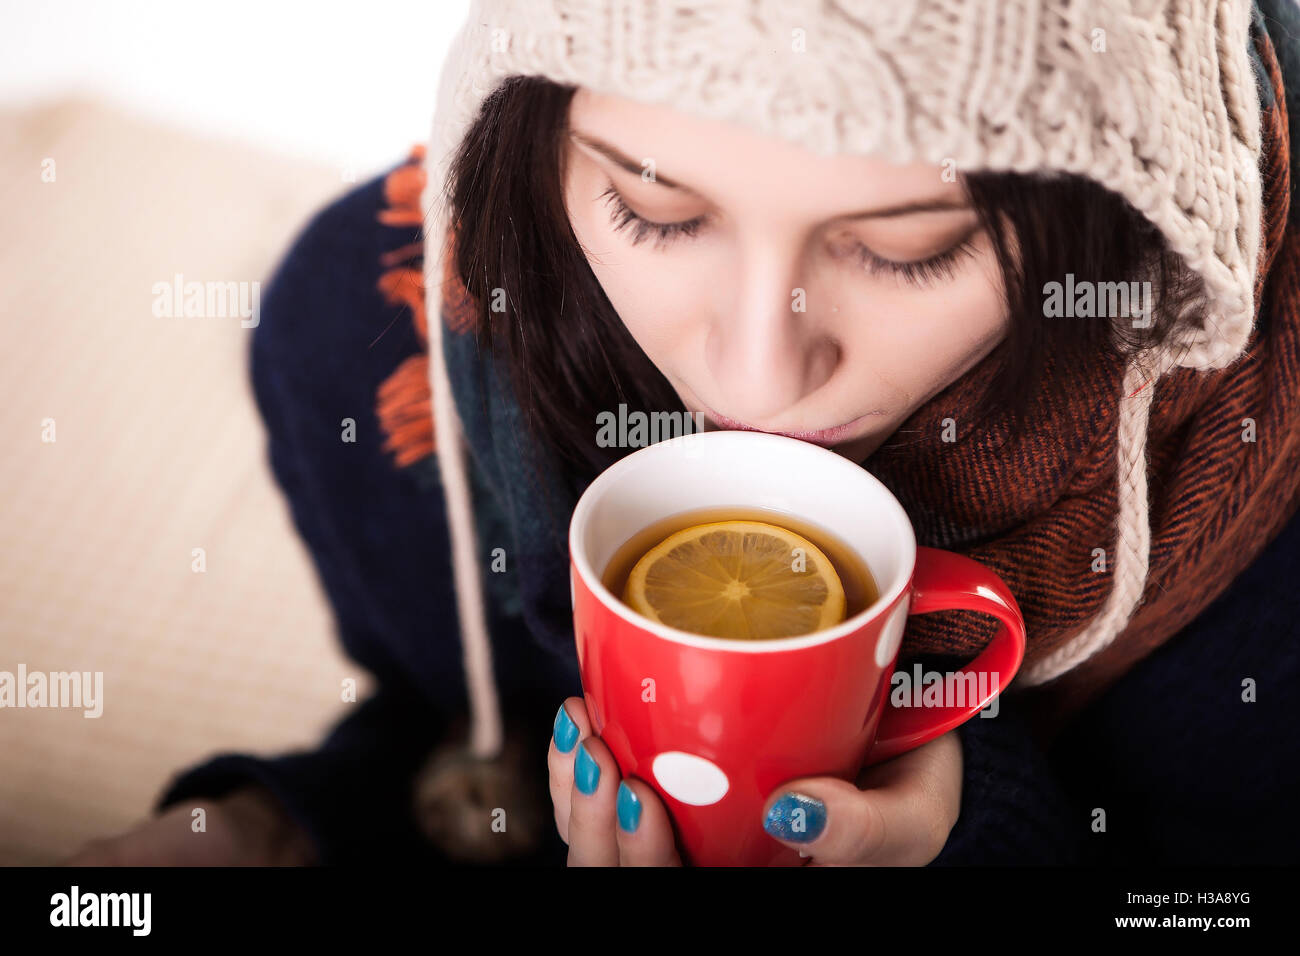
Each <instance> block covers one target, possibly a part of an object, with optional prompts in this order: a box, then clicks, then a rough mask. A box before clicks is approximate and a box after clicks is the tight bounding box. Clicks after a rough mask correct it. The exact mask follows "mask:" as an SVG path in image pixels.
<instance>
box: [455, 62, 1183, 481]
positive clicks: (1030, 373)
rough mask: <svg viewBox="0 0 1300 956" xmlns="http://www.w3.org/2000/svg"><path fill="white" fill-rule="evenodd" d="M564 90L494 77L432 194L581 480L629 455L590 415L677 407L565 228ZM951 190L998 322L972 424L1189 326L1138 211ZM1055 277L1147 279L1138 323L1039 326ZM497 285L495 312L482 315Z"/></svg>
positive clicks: (1176, 278) (510, 353) (983, 183)
mask: <svg viewBox="0 0 1300 956" xmlns="http://www.w3.org/2000/svg"><path fill="white" fill-rule="evenodd" d="M575 92H576V88H575V87H572V86H564V85H560V84H556V83H553V82H551V81H549V80H546V79H543V78H540V77H512V78H510V79H508V80H507V81H506V82H504V83H503V84H502V85H501V86H500V87H498V88H497V89H496V90H495V91H494V92H493V93H492V94H491V95H490V96H489V97H488V98H487V100H486V101H485V102H484V104H483V107H482V111H481V112H480V114H479V116H478V118H477V120H476V121H475V122H474V123H473V124H472V126H471V128H470V129H469V131H468V133H467V134H466V136H465V138H464V140H463V141H462V143H461V145H460V147H459V150H458V151H457V153H456V155H455V157H454V160H453V163H452V166H451V170H450V175H449V179H448V183H447V187H446V188H447V199H448V202H449V203H450V210H451V222H452V223H453V227H454V229H455V232H456V239H457V247H456V260H455V267H456V269H457V270H458V272H459V276H460V279H461V281H462V282H464V283H465V286H466V289H467V290H468V291H469V293H470V294H471V295H472V296H473V297H474V299H475V300H476V302H477V304H478V308H479V315H478V322H477V334H478V335H479V336H480V343H481V344H485V345H487V346H488V347H490V348H492V349H493V350H495V352H496V354H498V355H501V356H504V357H505V359H506V361H507V362H508V363H509V369H510V377H511V379H512V381H513V383H514V388H515V392H516V395H517V397H518V400H519V403H520V407H521V408H522V410H523V412H524V415H525V418H526V421H527V422H528V424H529V428H530V429H531V431H532V433H533V435H534V436H535V437H536V438H538V439H540V440H542V441H544V442H546V443H547V444H548V445H549V446H550V447H551V448H552V449H553V450H554V451H555V452H557V453H558V455H559V456H560V458H561V460H563V462H564V463H565V465H566V467H568V468H570V469H572V471H573V472H574V473H576V474H578V475H584V474H585V476H586V477H587V478H590V477H592V476H594V475H595V474H596V473H597V472H598V471H599V470H601V469H602V468H603V467H605V466H607V465H608V464H610V463H612V461H614V460H615V459H617V458H619V457H622V456H623V455H624V454H626V453H627V451H628V449H611V448H601V447H599V446H598V445H597V443H596V440H595V438H596V421H597V419H596V416H597V414H598V413H600V412H606V411H614V410H616V409H617V407H618V405H619V403H620V402H622V403H626V404H627V406H628V408H629V410H633V409H640V410H642V411H645V412H651V411H673V410H678V411H680V410H682V405H681V401H680V399H679V398H678V397H677V395H676V393H675V391H674V390H673V389H672V387H671V386H670V385H669V383H668V382H667V380H666V379H665V378H664V377H663V376H662V375H661V374H660V372H659V371H658V370H657V369H656V368H655V366H654V365H653V364H652V363H651V361H650V359H649V358H648V357H647V356H646V354H645V353H644V352H643V351H642V350H641V348H640V346H638V345H637V344H636V342H635V340H634V339H633V338H632V336H631V334H630V333H629V332H628V331H627V329H626V327H625V326H624V324H623V322H622V321H621V320H620V319H619V317H618V314H617V313H616V312H615V311H614V309H613V307H612V306H611V304H610V302H609V300H608V299H607V298H606V296H605V294H604V291H603V289H602V288H601V286H600V283H599V282H598V281H597V279H596V277H595V275H594V274H593V273H592V271H591V268H590V267H589V265H588V263H587V259H586V257H585V255H584V254H583V252H582V249H581V248H580V247H579V244H578V241H577V238H576V236H574V234H573V230H572V228H571V227H570V224H569V218H568V214H567V211H566V208H565V203H564V193H563V182H564V178H563V177H564V168H563V167H564V158H565V156H566V149H565V145H566V144H565V140H566V137H567V133H568V112H569V104H570V101H571V99H572V97H573V94H574V93H575ZM961 181H962V183H963V185H964V186H965V188H966V191H967V193H968V195H969V196H970V199H971V202H972V204H973V205H974V207H975V209H976V211H977V214H978V215H979V217H980V220H981V222H982V225H983V226H984V228H985V229H987V230H988V231H989V234H990V237H991V239H992V242H993V246H994V249H995V251H996V255H997V260H998V265H999V268H1000V269H1001V272H1002V276H1003V280H1004V288H1005V290H1006V300H1007V301H1006V306H1007V308H1008V310H1009V314H1010V319H1011V321H1010V327H1009V331H1008V333H1007V335H1006V337H1005V338H1004V339H1003V341H1002V342H1001V343H1000V344H999V345H998V347H997V348H996V349H995V351H994V356H996V358H995V359H994V360H995V361H996V362H997V368H998V372H997V375H996V377H995V378H994V380H993V383H992V385H991V387H990V389H989V391H988V392H987V393H986V394H985V395H984V397H983V399H982V401H981V403H980V406H979V407H978V408H977V409H975V410H973V417H974V419H975V420H977V421H981V422H982V421H984V420H985V419H986V418H988V417H989V416H994V415H996V416H1005V418H1004V419H1003V420H1004V422H1006V423H1007V424H1008V425H1009V426H1010V427H1011V428H1013V429H1018V428H1021V427H1023V417H1024V413H1025V411H1026V409H1027V406H1028V403H1029V400H1030V398H1031V396H1032V395H1034V393H1035V392H1036V391H1037V390H1038V389H1040V388H1042V389H1046V390H1047V391H1048V392H1049V393H1053V392H1057V391H1058V390H1060V389H1062V388H1064V387H1065V385H1064V383H1063V382H1061V381H1060V380H1058V379H1056V378H1054V377H1052V376H1045V375H1044V367H1045V363H1046V361H1047V357H1048V356H1049V355H1050V356H1053V357H1054V359H1055V360H1056V361H1057V362H1058V363H1060V365H1059V367H1062V368H1077V367H1079V366H1080V365H1082V364H1083V359H1085V358H1091V357H1095V356H1096V355H1097V354H1098V353H1106V354H1110V355H1112V356H1116V357H1120V356H1126V355H1128V354H1131V353H1132V352H1133V351H1134V350H1137V349H1141V348H1144V347H1149V346H1152V345H1155V344H1157V343H1159V342H1161V341H1163V340H1164V339H1165V338H1166V336H1167V335H1168V333H1169V331H1170V330H1171V329H1172V328H1174V327H1175V325H1176V324H1177V323H1178V322H1179V321H1189V319H1188V318H1187V316H1189V315H1190V316H1193V318H1192V319H1191V321H1196V319H1195V316H1196V315H1197V314H1198V313H1200V314H1203V312H1202V310H1201V309H1200V308H1199V307H1200V305H1201V303H1202V302H1203V296H1204V292H1203V287H1202V285H1201V283H1200V280H1199V278H1198V277H1196V276H1195V275H1194V274H1192V273H1191V272H1190V270H1188V269H1186V267H1185V266H1184V265H1183V263H1182V260H1181V259H1180V258H1179V257H1178V256H1177V255H1176V254H1174V253H1173V252H1171V251H1170V250H1169V249H1168V248H1167V245H1166V243H1165V241H1164V238H1163V235H1162V234H1161V233H1160V232H1159V230H1158V229H1156V228H1155V227H1154V226H1153V225H1152V224H1151V223H1150V222H1149V221H1148V220H1147V219H1146V218H1145V217H1143V216H1142V215H1141V213H1139V212H1138V211H1137V210H1135V209H1134V208H1133V207H1132V206H1130V205H1129V204H1128V203H1127V202H1126V201H1125V200H1124V199H1123V198H1122V197H1120V196H1119V195H1117V194H1115V193H1112V192H1110V191H1109V190H1106V189H1105V188H1103V187H1102V186H1100V185H1098V184H1097V183H1095V182H1093V181H1092V180H1089V179H1084V178H1081V177H1074V176H1064V175H1023V174H1014V173H972V174H967V175H964V176H963V177H961ZM1067 272H1068V273H1073V274H1074V276H1075V281H1076V282H1081V281H1084V280H1090V281H1093V282H1103V281H1104V282H1130V281H1142V280H1145V281H1149V282H1151V287H1152V290H1153V291H1152V312H1153V316H1152V321H1151V322H1150V326H1149V327H1148V328H1144V329H1143V328H1134V327H1133V326H1132V323H1131V320H1129V319H1128V318H1127V317H1117V318H1112V319H1105V320H1100V321H1069V320H1064V321H1058V320H1053V319H1048V318H1045V317H1044V307H1043V290H1044V289H1045V286H1046V283H1049V282H1061V281H1063V280H1064V277H1065V275H1066V273H1067ZM498 289H499V290H503V294H504V302H505V306H506V308H505V311H504V312H493V311H491V309H490V308H489V302H490V300H491V298H492V294H493V290H498ZM497 294H498V296H500V295H501V294H502V293H497ZM1056 397H1061V398H1064V396H1063V395H1058V396H1056Z"/></svg>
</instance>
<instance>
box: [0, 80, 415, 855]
mask: <svg viewBox="0 0 1300 956" xmlns="http://www.w3.org/2000/svg"><path fill="white" fill-rule="evenodd" d="M408 145H409V144H398V145H397V146H395V148H394V162H396V161H398V160H400V159H401V158H402V157H403V156H404V155H405V152H406V147H407V146H408ZM46 160H53V172H54V177H53V181H46V180H47V179H48V178H49V175H48V172H47V170H49V169H50V164H49V163H47V162H46ZM348 188H350V184H349V183H348V182H345V181H344V180H343V177H342V175H341V172H340V171H339V170H336V169H331V168H329V167H327V166H324V165H319V166H314V165H312V164H310V163H305V162H302V161H297V160H290V159H285V158H281V157H277V156H275V155H272V154H269V153H264V152H262V151H259V150H258V149H256V148H254V147H250V146H247V145H238V144H234V143H230V142H222V141H218V140H208V139H203V138H199V137H197V136H195V135H192V134H189V133H182V132H178V131H176V130H172V129H168V128H165V127H163V126H160V125H157V124H155V123H152V122H148V121H144V120H141V119H139V118H136V117H133V116H131V115H128V114H126V113H124V112H121V111H119V110H118V109H116V108H112V107H108V106H104V105H101V104H97V103H95V102H89V101H81V100H71V101H64V102H58V103H55V104H52V105H48V106H44V107H41V108H37V109H32V110H27V111H23V112H17V113H15V112H12V111H10V112H7V113H3V115H0V197H2V201H3V208H4V210H5V216H4V227H3V229H2V230H0V322H3V329H4V338H3V346H4V347H3V348H0V383H3V389H4V392H3V394H4V400H3V402H0V434H2V435H3V436H4V439H5V446H4V449H3V452H0V489H2V490H3V493H2V494H0V529H3V530H2V531H0V671H9V672H12V673H16V672H17V670H18V667H19V665H20V664H21V665H24V666H25V667H26V669H27V670H28V671H29V672H32V671H45V672H49V671H82V672H97V671H99V672H102V673H103V702H102V707H103V712H102V715H101V716H99V717H98V718H87V717H85V716H84V715H83V710H80V709H74V708H65V709H56V708H4V709H0V767H3V770H0V863H6V864H40V863H49V862H54V861H57V860H59V859H61V858H62V857H64V856H65V855H67V854H68V853H70V852H71V851H72V850H74V849H75V848H76V847H78V846H79V845H80V844H81V843H82V842H83V841H85V840H86V839H88V838H90V837H92V836H102V835H108V834H111V833H115V832H118V831H120V830H123V829H125V828H127V827H128V826H130V825H131V824H133V823H134V822H135V821H136V820H137V819H138V818H140V817H141V816H143V815H144V814H146V813H147V812H148V810H149V807H150V804H151V802H152V800H153V799H154V798H155V797H156V795H157V794H158V793H159V791H160V790H161V788H162V787H163V786H164V785H165V784H166V782H167V780H168V778H169V777H170V776H171V775H172V774H173V773H174V772H175V771H176V770H177V769H178V768H181V767H183V766H186V765H189V764H192V763H194V762H196V761H198V760H201V759H203V758H204V757H205V756H207V755H209V754H211V753H214V752H216V751H218V750H225V749H235V750H251V751H256V752H276V751H280V750H283V749H286V748H291V747H297V746H310V745H312V744H313V743H314V742H316V741H317V740H318V739H319V738H320V736H321V735H322V733H323V732H324V731H325V730H326V729H327V728H328V727H329V726H330V725H331V724H332V723H333V722H334V721H335V720H336V719H338V717H339V716H340V711H341V709H342V708H344V707H348V706H351V705H349V704H346V703H343V702H342V701H341V699H340V696H341V695H340V687H341V682H342V681H343V680H344V679H345V678H349V677H355V678H358V679H360V687H359V690H360V696H361V697H362V698H364V696H365V695H366V693H367V692H368V690H369V688H368V686H367V682H366V681H365V680H364V678H363V675H361V674H359V673H358V672H357V670H356V668H354V667H352V666H351V665H350V664H349V663H348V662H347V661H346V660H345V659H344V658H343V657H342V656H341V654H340V653H339V651H338V649H337V647H336V643H335V638H334V635H333V631H332V627H333V624H332V619H331V616H330V613H329V610H328V608H327V606H326V605H325V603H324V600H323V597H322V594H321V592H320V589H319V585H318V583H317V580H316V577H315V572H314V569H313V567H312V566H311V564H310V561H309V558H308V556H307V554H306V552H305V550H304V548H303V546H302V544H301V543H300V541H299V539H298V538H297V536H296V534H295V532H294V530H293V527H292V524H291V522H290V519H289V515H288V511H287V508H286V505H285V503H284V500H283V498H282V497H281V495H280V493H279V490H278V489H277V487H276V486H275V485H274V483H273V480H272V477H271V474H270V471H269V469H268V466H267V461H266V455H265V437H264V434H263V432H262V428H261V424H260V420H259V418H258V415H257V411H256V408H255V406H254V405H253V401H252V394H251V391H250V388H249V384H248V376H247V366H246V350H247V347H248V342H249V337H250V335H251V334H252V333H251V331H250V330H249V329H246V328H243V327H241V323H240V322H239V321H238V320H237V319H219V318H159V317H158V316H156V315H155V314H154V310H153V309H152V308H151V303H152V302H153V300H154V294H153V291H152V289H153V286H154V284H155V283H158V282H170V281H172V280H173V277H174V276H175V274H177V273H180V274H182V275H184V276H186V277H187V278H191V279H198V280H201V281H224V280H247V281H252V280H261V281H263V282H264V281H265V279H266V278H267V275H268V272H269V270H270V269H271V268H272V267H273V266H274V264H275V262H276V260H277V258H278V256H279V255H280V253H281V252H282V251H283V250H284V248H285V247H286V245H287V244H288V242H289V241H290V240H291V239H292V237H293V235H294V234H295V232H296V231H297V230H298V228H300V227H301V225H302V224H303V223H304V222H305V220H306V218H307V217H308V216H309V215H310V214H311V213H312V212H313V211H314V210H315V209H317V208H319V207H320V206H321V205H323V204H324V203H326V202H328V201H329V200H330V199H331V198H333V197H335V196H337V195H338V194H340V193H341V192H342V191H344V190H346V189H348ZM49 419H52V420H53V424H54V439H55V440H54V441H52V442H51V441H47V440H43V439H45V438H47V437H48V425H49V422H48V421H47V420H49ZM195 548H202V549H203V555H204V560H205V563H206V569H205V570H204V571H202V572H201V573H199V572H196V571H195V570H194V569H193V565H194V550H193V549H195Z"/></svg>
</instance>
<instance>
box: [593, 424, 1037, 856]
mask: <svg viewBox="0 0 1300 956" xmlns="http://www.w3.org/2000/svg"><path fill="white" fill-rule="evenodd" d="M718 507H726V508H731V507H736V508H760V509H763V510H766V511H775V512H784V513H787V514H790V515H792V516H794V517H796V518H798V519H802V520H804V521H806V522H810V523H812V524H813V525H817V526H820V527H822V528H825V529H827V530H829V531H831V532H833V533H835V534H836V535H837V536H838V537H839V538H840V539H841V540H842V541H843V542H844V543H845V544H847V545H848V546H849V547H850V548H852V549H853V550H854V551H855V552H856V553H857V555H858V556H859V557H860V558H861V559H862V560H864V561H865V562H866V564H867V567H868V568H869V569H870V571H871V574H872V577H873V578H875V581H876V584H877V585H878V589H879V594H880V596H879V598H878V599H877V600H876V601H875V602H873V603H872V604H871V605H870V606H869V607H867V608H865V609H864V610H862V611H861V612H860V613H858V614H855V615H854V616H852V617H850V618H848V619H847V620H845V621H843V622H841V623H840V624H838V625H836V626H835V627H833V628H828V629H826V630H822V631H817V632H814V633H812V634H807V635H803V636H801V637H787V638H777V639H771V640H762V641H740V640H730V639H725V638H717V637H707V636H703V635H699V634H691V633H688V632H686V631H680V630H677V629H675V628H671V627H668V626H665V625H663V624H660V623H657V622H655V621H651V620H650V619H648V618H646V617H643V616H642V615H640V614H638V613H637V612H635V611H633V610H632V609H631V608H630V607H628V606H627V605H626V604H624V603H623V602H622V601H621V600H619V599H618V598H616V597H615V596H614V595H613V594H611V593H610V591H609V590H608V589H607V588H606V587H605V586H604V584H603V583H602V581H601V578H602V576H603V574H604V572H605V570H606V568H607V566H608V565H609V562H610V560H611V558H612V557H613V556H614V553H615V552H616V551H617V550H618V548H619V546H620V545H622V544H624V543H625V542H626V541H628V539H630V538H631V537H632V536H633V535H635V534H636V533H638V532H640V531H642V530H643V529H644V528H646V527H647V526H649V525H651V524H653V523H654V522H656V521H659V520H661V519H664V518H667V517H669V516H671V515H674V514H678V513H680V512H684V511H692V510H695V509H697V508H718ZM569 559H570V584H571V587H572V597H573V618H574V635H575V638H576V640H577V650H578V662H579V668H580V672H581V676H582V687H583V695H584V697H585V699H586V704H587V713H588V715H589V716H590V718H591V724H592V729H593V732H594V733H595V734H596V735H597V736H599V737H600V739H601V740H602V741H604V743H605V744H606V745H607V746H608V747H609V749H610V751H611V752H612V753H613V754H614V759H615V760H617V761H618V766H619V771H620V773H621V774H622V776H624V777H637V778H638V779H641V780H644V781H645V782H646V783H647V784H649V785H650V786H651V787H653V788H654V790H655V792H656V793H658V795H659V797H660V798H661V799H662V800H663V802H664V805H665V806H666V807H667V810H668V813H669V816H670V817H671V819H672V821H673V824H674V828H675V830H676V836H677V845H678V849H679V852H680V853H681V856H682V861H683V862H684V863H686V864H688V865H695V866H770V865H778V866H781V865H788V866H798V865H801V864H802V863H804V862H805V861H804V860H803V859H802V858H801V857H800V856H799V854H798V853H797V852H796V851H794V850H791V849H789V848H788V847H786V846H785V845H784V844H781V843H778V842H777V841H776V840H775V839H773V838H772V837H771V836H769V835H768V833H767V831H765V830H764V829H763V820H762V812H763V805H764V804H765V803H766V802H767V798H768V797H769V795H771V793H772V792H773V791H774V790H775V789H776V788H777V787H779V786H781V785H782V784H783V783H785V782H787V781H790V780H793V779H795V778H799V777H809V776H834V777H839V778H841V779H843V780H847V781H850V782H852V781H854V780H855V779H856V778H857V776H858V773H859V772H860V771H861V769H862V768H863V767H864V766H867V765H870V764H873V763H878V762H879V761H882V760H887V759H889V758H890V757H894V756H897V755H898V754H900V753H903V752H905V751H907V750H911V749H912V748H914V747H918V746H920V745H921V744H923V743H926V742H927V741H930V740H933V739H934V738H936V737H938V736H940V735H942V734H944V733H947V732H948V731H949V730H952V729H953V728H954V727H957V726H958V725H960V724H962V723H964V722H965V721H967V720H969V719H970V718H971V717H973V716H975V715H976V714H977V713H979V712H980V711H981V710H983V709H984V707H986V706H987V705H988V704H989V702H990V701H991V700H992V699H993V698H994V697H996V696H997V694H998V693H999V692H1000V691H1001V689H1003V688H1005V687H1006V686H1007V684H1008V683H1010V681H1011V679H1012V677H1014V675H1015V673H1016V671H1017V669H1018V668H1019V667H1020V662H1021V659H1022V658H1023V657H1024V650H1025V628H1024V621H1023V619H1022V617H1021V615H1020V608H1019V607H1018V605H1017V604H1016V600H1015V598H1014V597H1012V595H1011V592H1010V591H1009V590H1008V589H1007V587H1006V585H1005V584H1004V583H1003V582H1002V580H1001V579H1000V578H999V577H998V576H997V575H996V574H994V573H993V572H992V571H990V570H989V569H988V568H985V567H984V566H983V565H981V564H978V563H977V562H975V561H972V560H970V559H969V558H966V557H963V556H961V555H957V554H952V553H950V552H947V551H940V550H936V549H934V548H924V547H917V544H916V536H915V534H914V532H913V530H912V525H911V522H909V521H908V518H907V514H906V513H905V512H904V510H903V507H902V505H900V504H899V503H898V500H897V499H896V498H894V496H893V495H892V494H890V492H889V490H888V489H887V488H885V486H884V485H883V484H881V483H880V481H879V480H878V479H876V478H875V477H874V476H873V475H871V474H870V472H868V471H867V470H866V469H864V468H863V467H861V466H860V465H857V464H854V463H853V462H851V461H849V460H848V459H846V458H844V457H842V456H840V455H837V454H836V453H835V452H832V451H829V450H828V449H825V448H821V447H819V446H817V445H813V444H810V443H808V442H803V441H798V440H796V439H793V438H785V437H783V436H780V435H769V434H765V433H762V432H748V431H715V432H699V433H694V434H687V435H683V436H680V437H676V438H670V439H666V440H664V441H660V442H657V443H655V444H653V445H649V446H647V447H645V448H642V449H639V450H638V451H635V452H633V453H632V454H630V455H628V456H626V457H625V458H623V459H621V460H620V461H618V462H616V463H615V464H614V465H612V466H610V467H609V468H608V469H606V470H605V471H604V472H602V473H601V474H600V475H598V476H597V477H596V479H595V480H594V481H593V482H592V483H591V484H590V485H589V486H588V487H587V488H586V490H585V491H584V492H583V494H582V496H581V498H579V500H578V503H577V505H576V507H575V508H574V511H573V517H572V520H571V521H570V525H569ZM952 609H965V610H971V611H982V612H985V613H988V614H992V615H994V616H995V617H996V618H997V619H998V620H999V622H1000V626H999V628H998V631H997V633H996V634H995V635H994V637H993V640H992V641H990V642H989V644H988V645H987V646H986V647H985V648H984V650H983V651H981V652H980V654H979V655H978V656H977V657H976V658H975V660H974V661H972V662H971V663H970V664H969V665H967V667H966V668H965V669H963V670H962V671H960V672H958V674H957V675H953V676H954V677H956V678H957V680H956V682H955V683H956V684H957V685H959V686H965V687H969V686H970V684H971V683H972V682H973V683H975V684H976V686H977V687H978V688H980V690H979V691H978V692H976V693H973V694H972V696H973V697H974V698H975V699H974V700H970V699H963V700H962V701H961V702H960V703H956V704H953V703H951V702H947V703H945V702H943V701H938V702H936V704H935V705H934V706H919V707H918V706H898V705H896V704H895V703H892V702H891V701H890V696H891V695H890V686H891V677H892V675H893V674H894V667H895V663H896V662H897V659H898V650H899V647H900V645H901V644H902V639H903V631H904V628H905V626H906V623H907V618H908V616H909V615H910V614H926V613H928V612H931V611H941V610H952ZM950 686H951V685H950ZM939 696H941V695H939ZM950 696H951V695H950Z"/></svg>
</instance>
